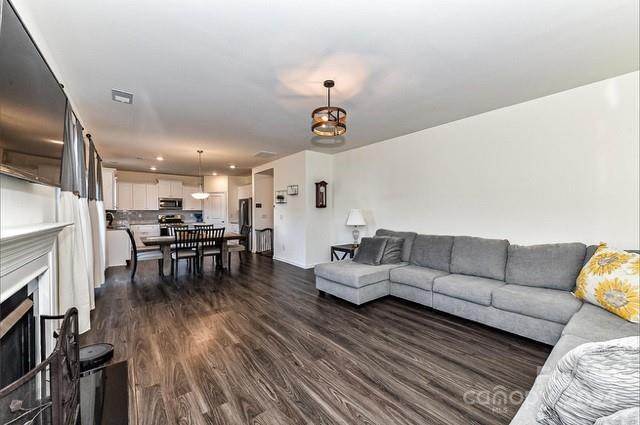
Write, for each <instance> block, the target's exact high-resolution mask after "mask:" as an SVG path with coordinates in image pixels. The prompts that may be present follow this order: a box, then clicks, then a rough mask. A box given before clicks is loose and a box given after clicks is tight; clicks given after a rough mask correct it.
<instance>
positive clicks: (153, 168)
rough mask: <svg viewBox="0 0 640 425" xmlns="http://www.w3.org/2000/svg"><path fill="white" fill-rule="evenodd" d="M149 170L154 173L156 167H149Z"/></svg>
mask: <svg viewBox="0 0 640 425" xmlns="http://www.w3.org/2000/svg"><path fill="white" fill-rule="evenodd" d="M149 169H150V170H151V171H156V170H157V168H156V167H149Z"/></svg>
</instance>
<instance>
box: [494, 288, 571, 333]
mask: <svg viewBox="0 0 640 425" xmlns="http://www.w3.org/2000/svg"><path fill="white" fill-rule="evenodd" d="M491 304H492V305H493V306H494V307H495V308H499V309H500V310H506V311H511V312H513V313H519V314H524V315H525V316H530V317H536V318H538V319H545V320H550V321H552V322H556V323H561V324H563V325H564V324H566V323H567V322H568V321H569V319H571V316H573V315H574V314H575V313H576V312H577V311H578V310H579V309H580V306H581V305H582V302H581V301H580V300H578V299H576V297H574V296H573V294H572V293H571V292H568V291H560V290H557V289H548V288H535V287H533V286H522V285H511V284H508V285H505V286H502V287H500V288H497V289H496V290H495V291H493V297H492V300H491Z"/></svg>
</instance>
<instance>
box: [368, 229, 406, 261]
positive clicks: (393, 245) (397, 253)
mask: <svg viewBox="0 0 640 425" xmlns="http://www.w3.org/2000/svg"><path fill="white" fill-rule="evenodd" d="M375 238H377V239H386V241H387V244H386V245H385V247H384V254H382V260H380V264H398V263H401V262H402V246H403V245H404V239H402V238H398V237H396V236H375Z"/></svg>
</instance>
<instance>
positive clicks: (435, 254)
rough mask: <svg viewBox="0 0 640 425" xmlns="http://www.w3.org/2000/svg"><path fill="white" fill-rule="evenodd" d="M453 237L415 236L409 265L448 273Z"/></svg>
mask: <svg viewBox="0 0 640 425" xmlns="http://www.w3.org/2000/svg"><path fill="white" fill-rule="evenodd" d="M452 247H453V236H441V235H417V236H416V238H415V240H414V241H413V248H412V249H411V258H410V262H411V264H414V265H416V266H421V267H429V268H431V269H436V270H442V271H445V272H449V264H450V263H451V248H452Z"/></svg>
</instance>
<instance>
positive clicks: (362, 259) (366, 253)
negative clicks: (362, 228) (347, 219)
mask: <svg viewBox="0 0 640 425" xmlns="http://www.w3.org/2000/svg"><path fill="white" fill-rule="evenodd" d="M386 245H387V239H386V238H362V240H360V246H359V247H358V250H357V251H356V255H355V257H353V261H354V262H356V263H360V264H367V265H369V266H378V265H380V262H381V261H382V256H383V255H384V247H385V246H386Z"/></svg>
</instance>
